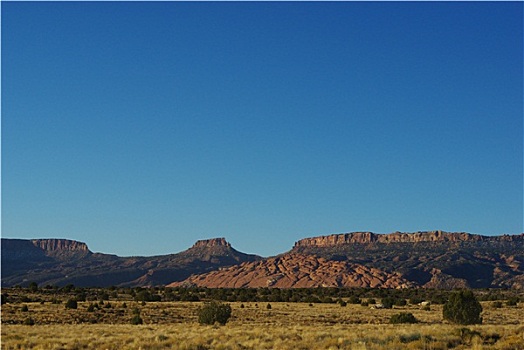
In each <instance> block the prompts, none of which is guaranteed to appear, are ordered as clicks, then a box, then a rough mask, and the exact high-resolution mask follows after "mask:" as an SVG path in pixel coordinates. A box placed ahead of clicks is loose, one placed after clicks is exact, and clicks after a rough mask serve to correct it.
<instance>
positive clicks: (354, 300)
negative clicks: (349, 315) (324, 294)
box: [348, 295, 361, 304]
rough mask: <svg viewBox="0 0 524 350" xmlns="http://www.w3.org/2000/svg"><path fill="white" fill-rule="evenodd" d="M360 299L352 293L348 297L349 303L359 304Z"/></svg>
mask: <svg viewBox="0 0 524 350" xmlns="http://www.w3.org/2000/svg"><path fill="white" fill-rule="evenodd" d="M360 302H361V300H360V298H359V297H357V296H356V295H352V296H350V297H349V300H348V303H350V304H360Z"/></svg>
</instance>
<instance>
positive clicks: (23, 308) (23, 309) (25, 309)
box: [21, 305, 29, 312]
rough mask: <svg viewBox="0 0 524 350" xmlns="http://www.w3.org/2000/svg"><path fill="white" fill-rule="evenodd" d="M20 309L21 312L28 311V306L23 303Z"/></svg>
mask: <svg viewBox="0 0 524 350" xmlns="http://www.w3.org/2000/svg"><path fill="white" fill-rule="evenodd" d="M21 311H22V312H28V311H29V308H28V307H27V305H24V306H22V309H21Z"/></svg>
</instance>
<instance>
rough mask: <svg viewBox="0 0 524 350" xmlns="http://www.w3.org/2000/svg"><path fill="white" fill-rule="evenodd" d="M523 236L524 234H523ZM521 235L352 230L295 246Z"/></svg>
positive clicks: (478, 239)
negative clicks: (386, 232) (378, 232)
mask: <svg viewBox="0 0 524 350" xmlns="http://www.w3.org/2000/svg"><path fill="white" fill-rule="evenodd" d="M521 236H522V235H521ZM518 237H519V236H510V235H503V236H496V237H490V236H481V235H473V234H470V233H466V232H444V231H440V230H438V231H420V232H412V233H404V232H394V233H388V234H377V233H373V232H351V233H342V234H333V235H328V236H318V237H312V238H304V239H301V240H299V241H298V242H296V243H295V247H312V246H313V247H329V246H335V245H341V244H354V243H358V244H370V243H420V242H482V241H485V242H487V241H514V240H517V239H518Z"/></svg>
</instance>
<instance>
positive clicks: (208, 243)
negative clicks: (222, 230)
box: [193, 237, 231, 248]
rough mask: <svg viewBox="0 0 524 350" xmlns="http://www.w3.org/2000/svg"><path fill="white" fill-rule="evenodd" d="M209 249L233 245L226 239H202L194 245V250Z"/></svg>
mask: <svg viewBox="0 0 524 350" xmlns="http://www.w3.org/2000/svg"><path fill="white" fill-rule="evenodd" d="M207 247H229V248H230V247H231V244H230V243H229V242H228V241H226V239H225V238H223V237H222V238H211V239H201V240H198V241H196V243H195V244H193V248H207Z"/></svg>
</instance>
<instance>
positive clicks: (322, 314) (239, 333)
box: [1, 301, 524, 350]
mask: <svg viewBox="0 0 524 350" xmlns="http://www.w3.org/2000/svg"><path fill="white" fill-rule="evenodd" d="M124 303H125V305H124ZM90 304H93V303H90V302H79V303H78V308H77V309H66V308H65V306H64V303H60V304H53V303H49V302H46V303H44V304H41V303H15V304H5V305H3V306H2V332H1V334H2V349H170V348H172V349H195V350H197V349H198V350H204V349H451V348H453V349H524V305H522V304H519V306H517V307H508V306H504V307H502V308H495V307H494V306H493V303H492V302H483V303H482V304H483V308H484V311H483V313H482V316H483V318H484V322H483V324H482V325H477V326H468V327H463V326H458V325H451V324H448V323H446V322H443V321H442V306H441V305H432V306H431V310H429V311H427V310H422V309H421V308H420V307H419V306H416V305H408V306H405V307H395V308H394V309H389V310H388V309H377V310H372V309H370V308H369V307H363V306H361V305H356V304H348V305H347V306H346V307H341V306H340V305H338V304H307V303H271V309H268V308H267V304H268V303H240V302H234V303H230V305H231V306H232V309H233V313H232V318H231V319H230V321H229V322H228V323H227V324H226V325H225V326H203V325H200V324H198V322H197V311H198V308H199V307H200V306H201V305H202V303H200V302H149V303H146V304H145V305H142V304H141V303H138V302H134V301H126V302H123V301H111V302H109V304H110V305H111V306H110V307H108V306H107V305H108V302H105V303H104V304H103V305H99V304H98V303H97V307H96V308H95V309H94V310H92V311H88V307H89V305H90ZM24 305H25V306H26V307H27V310H26V311H25V307H24ZM242 306H243V307H242ZM136 309H138V310H139V311H140V316H141V317H142V319H143V321H144V324H142V325H131V324H130V320H131V318H132V317H133V314H134V313H136V312H137V310H136ZM399 312H411V313H413V315H415V317H416V318H417V319H418V320H419V321H420V323H418V324H405V325H391V324H389V318H390V317H391V315H393V314H396V313H399ZM29 318H31V319H32V320H33V321H34V325H32V326H29V325H23V324H22V323H24V322H25V321H26V320H27V319H29Z"/></svg>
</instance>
